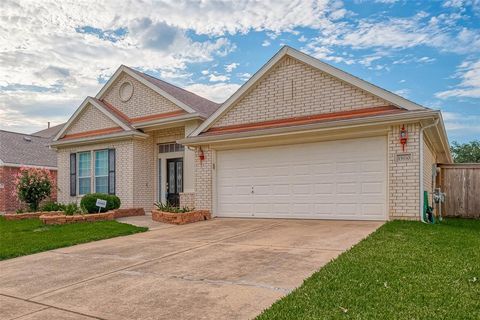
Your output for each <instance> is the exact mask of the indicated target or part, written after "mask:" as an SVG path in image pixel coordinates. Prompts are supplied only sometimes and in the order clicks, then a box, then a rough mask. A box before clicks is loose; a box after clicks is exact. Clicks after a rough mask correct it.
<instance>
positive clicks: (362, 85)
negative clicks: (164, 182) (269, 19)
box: [191, 46, 426, 136]
mask: <svg viewBox="0 0 480 320" xmlns="http://www.w3.org/2000/svg"><path fill="white" fill-rule="evenodd" d="M288 58H290V59H292V60H295V61H298V62H299V63H301V64H303V65H305V66H307V67H308V68H310V69H312V70H316V71H317V72H320V73H323V74H325V75H327V76H328V77H330V78H332V79H335V80H336V81H337V82H340V83H344V84H345V85H348V86H349V87H352V88H354V89H355V90H357V91H358V92H359V93H361V92H365V93H367V94H368V95H370V96H373V97H376V98H377V99H378V101H385V103H384V105H386V104H388V105H393V106H396V107H399V108H402V109H405V110H423V109H426V108H424V107H422V106H420V105H418V104H415V103H413V102H411V101H409V100H407V99H404V98H402V97H400V96H398V95H396V94H393V93H391V92H389V91H387V90H384V89H382V88H379V87H377V86H375V85H373V84H371V83H369V82H366V81H364V80H362V79H360V78H357V77H355V76H353V75H351V74H348V73H346V72H344V71H342V70H339V69H337V68H335V67H333V66H331V65H329V64H326V63H324V62H321V61H319V60H317V59H315V58H313V57H311V56H308V55H306V54H304V53H302V52H300V51H298V50H295V49H293V48H290V47H287V46H285V47H283V48H282V49H281V50H280V51H279V52H277V54H275V56H273V57H272V58H271V59H270V60H269V61H268V62H267V63H266V64H265V65H264V66H263V67H262V68H261V69H260V70H259V71H258V72H257V73H255V74H254V75H253V76H252V78H250V79H249V80H248V81H247V82H246V83H245V84H244V85H243V86H242V87H241V88H240V89H239V90H238V91H237V92H235V93H234V94H233V95H232V96H231V97H230V98H229V99H228V100H227V101H225V103H224V104H223V105H222V106H221V107H220V108H219V109H218V110H217V111H215V113H213V114H212V115H211V116H210V117H209V118H208V119H207V120H205V122H204V123H203V124H202V125H200V126H199V127H198V128H197V129H196V130H195V131H194V132H193V133H192V134H191V136H197V135H199V134H200V133H202V132H204V131H206V130H208V129H209V128H211V127H213V126H221V125H225V124H227V123H229V122H228V121H226V122H223V123H222V122H220V121H221V120H222V119H223V117H225V116H228V113H229V112H230V110H232V109H234V108H236V105H237V104H238V103H241V100H242V99H243V98H245V97H246V96H247V95H249V94H250V93H251V92H252V91H254V90H255V88H256V86H258V85H259V83H260V82H261V81H262V80H264V79H265V78H266V77H268V76H269V74H270V73H271V72H275V68H277V67H278V66H279V65H281V63H282V61H284V60H286V59H288ZM278 81H280V82H282V81H281V77H279V79H278ZM312 81H313V80H312ZM307 82H308V81H307ZM313 85H315V84H313ZM282 86H283V88H279V87H278V85H274V84H269V88H268V89H269V90H270V91H271V92H272V93H275V92H276V93H277V94H281V95H285V94H287V95H289V94H292V90H289V89H288V84H284V83H282ZM280 91H281V92H280ZM314 103H315V101H313V100H312V102H311V103H309V104H314ZM262 107H264V106H262V105H261V104H258V103H257V104H256V108H258V109H260V111H263V110H261V109H262ZM274 108H276V107H274ZM268 111H269V112H270V111H271V110H268ZM334 111H335V110H333V112H334ZM231 117H232V118H235V114H233V115H232V116H231ZM237 118H238V115H237ZM263 120H268V119H263Z"/></svg>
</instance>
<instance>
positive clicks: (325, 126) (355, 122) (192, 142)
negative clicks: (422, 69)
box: [178, 109, 438, 146]
mask: <svg viewBox="0 0 480 320" xmlns="http://www.w3.org/2000/svg"><path fill="white" fill-rule="evenodd" d="M437 116H438V112H437V111H434V110H429V109H427V110H418V111H410V112H404V113H396V114H389V115H378V116H371V117H364V118H353V119H347V120H335V121H328V122H320V123H313V124H305V125H298V126H284V127H278V128H269V129H260V130H252V131H244V132H235V133H225V134H216V135H203V136H194V137H192V136H191V137H188V138H185V139H182V140H179V141H178V143H181V144H184V145H187V146H197V145H206V144H212V143H216V142H220V141H221V142H225V141H228V140H239V139H251V138H258V137H265V136H275V135H286V134H295V133H299V132H305V131H313V132H314V131H329V130H338V129H347V128H352V127H356V126H362V127H366V126H373V125H381V124H395V123H398V122H405V121H417V120H421V119H427V118H434V117H437Z"/></svg>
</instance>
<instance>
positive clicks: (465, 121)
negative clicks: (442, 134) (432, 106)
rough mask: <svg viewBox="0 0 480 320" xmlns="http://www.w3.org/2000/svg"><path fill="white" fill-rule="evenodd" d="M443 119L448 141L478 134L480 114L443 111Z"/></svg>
mask: <svg viewBox="0 0 480 320" xmlns="http://www.w3.org/2000/svg"><path fill="white" fill-rule="evenodd" d="M442 115H443V120H444V121H445V128H446V130H447V132H448V136H449V138H450V141H454V140H459V139H460V140H462V139H463V138H464V137H468V136H478V135H480V126H479V125H478V124H479V123H480V115H471V114H464V113H459V112H447V111H443V112H442Z"/></svg>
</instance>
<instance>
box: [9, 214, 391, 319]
mask: <svg viewBox="0 0 480 320" xmlns="http://www.w3.org/2000/svg"><path fill="white" fill-rule="evenodd" d="M148 219H149V217H140V218H126V219H122V220H126V221H131V222H132V223H135V224H139V225H142V224H145V223H148V224H151V225H150V227H152V230H151V231H148V232H145V233H142V234H135V235H131V236H126V237H119V238H114V239H108V240H102V241H97V242H91V243H87V244H82V245H77V246H73V247H69V248H63V249H57V250H52V251H48V252H43V253H38V254H34V255H30V256H25V257H20V258H16V259H11V260H6V261H3V262H0V318H1V319H85V320H86V319H115V320H118V319H249V318H253V317H255V316H256V315H258V314H259V313H260V312H261V311H262V310H263V309H265V308H267V307H268V306H270V305H271V304H272V303H273V302H274V301H275V300H277V299H279V298H281V297H282V296H284V295H286V294H287V293H288V292H290V291H291V290H292V289H294V288H295V287H297V286H299V285H300V284H301V283H302V281H303V279H305V278H306V277H308V276H310V275H311V274H312V273H313V272H315V271H316V270H318V269H319V268H320V267H321V266H323V265H324V264H326V263H327V262H328V261H330V260H331V259H333V258H335V257H336V256H338V255H339V254H340V253H341V252H343V251H344V250H346V249H348V248H350V247H351V246H352V245H354V244H356V243H357V242H358V241H360V240H361V239H363V238H364V237H366V236H367V235H368V234H370V233H371V232H373V231H374V230H375V229H377V228H378V227H379V226H380V225H381V224H382V223H381V222H358V221H311V220H309V221H307V220H254V219H214V220H211V221H205V222H199V223H194V224H190V225H185V226H172V225H166V224H157V223H155V224H152V223H151V222H150V221H149V220H148Z"/></svg>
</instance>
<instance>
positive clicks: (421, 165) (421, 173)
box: [418, 118, 440, 223]
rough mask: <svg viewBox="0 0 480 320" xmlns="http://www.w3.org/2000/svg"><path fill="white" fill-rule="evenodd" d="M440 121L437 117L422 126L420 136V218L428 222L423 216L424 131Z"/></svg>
mask: <svg viewBox="0 0 480 320" xmlns="http://www.w3.org/2000/svg"><path fill="white" fill-rule="evenodd" d="M439 122H440V118H437V119H435V121H434V122H433V123H431V124H429V125H428V126H425V127H421V128H420V138H419V140H420V141H419V148H420V152H419V153H420V154H419V157H420V166H419V167H420V179H418V180H419V181H420V186H419V189H420V220H421V221H422V222H423V223H427V222H426V221H425V219H424V217H423V206H424V205H425V201H424V197H423V193H424V191H425V188H424V187H423V170H424V168H423V153H424V150H423V132H424V131H425V129H428V128H430V127H433V126H437V125H438V123H439Z"/></svg>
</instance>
